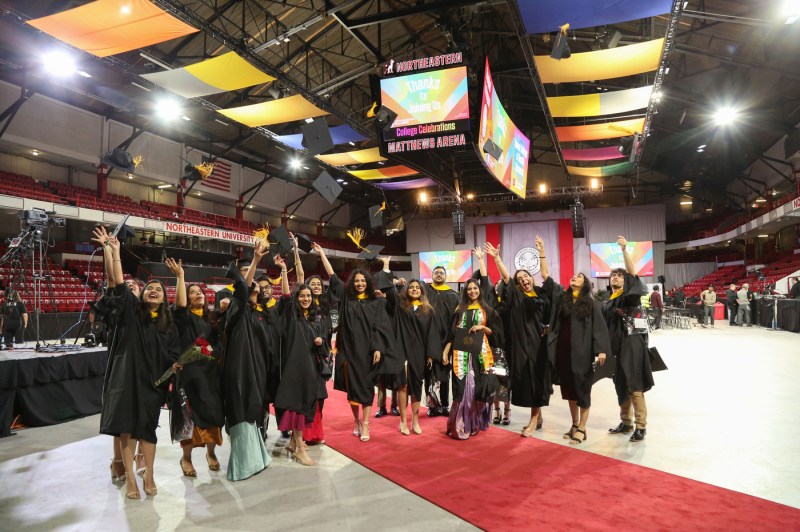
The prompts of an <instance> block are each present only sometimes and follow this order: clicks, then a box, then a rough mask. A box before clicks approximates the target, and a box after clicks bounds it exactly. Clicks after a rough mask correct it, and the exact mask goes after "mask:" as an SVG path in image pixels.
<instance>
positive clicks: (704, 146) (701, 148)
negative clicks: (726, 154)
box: [697, 144, 706, 150]
mask: <svg viewBox="0 0 800 532" xmlns="http://www.w3.org/2000/svg"><path fill="white" fill-rule="evenodd" d="M705 148H706V144H701V145H699V146H698V147H697V149H698V150H704V149H705Z"/></svg>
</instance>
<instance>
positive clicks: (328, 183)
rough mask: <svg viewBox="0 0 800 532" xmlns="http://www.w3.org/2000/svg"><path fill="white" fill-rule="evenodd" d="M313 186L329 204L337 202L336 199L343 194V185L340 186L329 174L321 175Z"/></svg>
mask: <svg viewBox="0 0 800 532" xmlns="http://www.w3.org/2000/svg"><path fill="white" fill-rule="evenodd" d="M311 186H312V187H314V190H316V191H317V192H319V195H320V196H322V197H323V198H325V200H326V201H327V202H328V203H333V202H334V201H336V198H338V197H339V194H341V193H342V187H341V185H339V183H337V182H336V180H335V179H334V178H333V177H331V174H329V173H328V172H322V173H321V174H319V176H317V178H316V179H315V180H314V182H313V183H312V184H311Z"/></svg>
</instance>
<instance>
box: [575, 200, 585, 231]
mask: <svg viewBox="0 0 800 532" xmlns="http://www.w3.org/2000/svg"><path fill="white" fill-rule="evenodd" d="M585 237H586V235H585V233H584V230H583V203H581V202H579V201H576V202H575V203H574V204H573V205H572V238H585Z"/></svg>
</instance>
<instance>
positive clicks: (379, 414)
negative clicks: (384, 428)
mask: <svg viewBox="0 0 800 532" xmlns="http://www.w3.org/2000/svg"><path fill="white" fill-rule="evenodd" d="M385 415H386V409H385V408H379V409H378V411H377V412H376V413H375V417H376V418H379V417H383V416H385Z"/></svg>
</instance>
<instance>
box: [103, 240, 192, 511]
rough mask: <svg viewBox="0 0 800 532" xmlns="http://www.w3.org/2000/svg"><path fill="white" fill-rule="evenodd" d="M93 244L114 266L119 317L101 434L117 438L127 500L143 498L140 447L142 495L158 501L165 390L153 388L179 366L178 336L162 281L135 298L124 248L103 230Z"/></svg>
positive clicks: (113, 285) (115, 306)
mask: <svg viewBox="0 0 800 532" xmlns="http://www.w3.org/2000/svg"><path fill="white" fill-rule="evenodd" d="M92 240H93V241H95V242H97V243H98V244H100V245H102V246H103V254H104V259H105V260H107V261H109V262H111V273H112V275H111V277H109V279H108V285H109V287H111V288H112V289H113V296H112V297H111V298H110V300H109V304H110V305H111V307H112V309H113V310H112V312H113V313H114V314H115V318H114V320H115V322H116V330H115V332H114V341H113V345H112V346H111V348H110V349H109V366H108V370H107V372H106V378H105V383H104V387H103V408H102V410H101V412H100V433H101V434H110V435H112V436H118V437H119V439H120V446H121V448H122V460H123V462H124V466H125V479H126V480H125V484H126V491H127V497H128V498H129V499H138V498H139V497H140V493H139V487H138V485H137V483H136V477H135V476H134V474H133V456H134V452H135V449H136V443H137V441H138V442H139V443H140V447H141V450H142V454H143V455H144V462H145V467H146V470H145V472H144V491H145V494H147V495H156V494H157V493H158V490H157V488H156V485H155V480H154V478H153V463H154V461H155V455H156V441H157V439H156V428H157V427H158V420H159V417H160V414H161V405H163V404H164V402H165V401H166V389H165V388H163V387H162V388H156V387H155V386H154V383H155V382H156V380H158V378H159V377H160V376H161V375H162V374H163V373H164V372H165V371H166V370H167V369H169V367H170V366H171V365H172V364H173V363H174V362H176V361H177V359H178V355H179V354H180V353H179V346H178V333H177V330H176V329H175V324H174V323H173V321H172V314H171V312H170V310H169V307H168V306H167V297H166V290H165V289H164V285H163V284H162V283H161V282H160V281H154V280H151V281H150V282H148V283H147V284H145V286H144V290H142V293H141V296H140V297H139V298H136V297H135V296H134V295H133V294H132V293H131V291H130V290H128V288H127V287H126V286H125V283H124V282H123V272H122V263H121V259H120V244H119V241H118V240H117V239H116V237H112V236H110V235H108V233H107V232H106V230H105V229H104V228H102V227H100V228H97V229H95V231H94V237H93V238H92Z"/></svg>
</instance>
